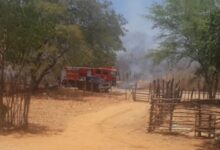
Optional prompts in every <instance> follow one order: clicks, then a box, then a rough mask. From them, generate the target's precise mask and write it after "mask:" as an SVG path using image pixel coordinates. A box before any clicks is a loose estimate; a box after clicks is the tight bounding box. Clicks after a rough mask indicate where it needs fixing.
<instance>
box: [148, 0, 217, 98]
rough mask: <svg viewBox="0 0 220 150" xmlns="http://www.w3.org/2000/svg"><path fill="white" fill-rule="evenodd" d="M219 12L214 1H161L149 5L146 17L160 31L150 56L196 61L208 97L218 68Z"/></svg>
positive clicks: (211, 91)
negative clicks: (158, 43) (158, 45)
mask: <svg viewBox="0 0 220 150" xmlns="http://www.w3.org/2000/svg"><path fill="white" fill-rule="evenodd" d="M219 12H220V8H219V5H218V4H217V3H216V1H215V0H193V1H191V0H181V1H177V0H165V1H164V4H155V5H153V6H152V8H151V14H150V15H149V16H148V17H149V18H150V19H151V20H153V21H154V23H155V24H154V27H155V28H159V29H160V30H161V31H162V32H161V35H160V39H161V43H160V47H159V48H158V49H157V50H156V51H154V52H153V53H151V54H150V56H151V57H153V58H154V59H155V60H157V61H158V62H160V61H161V60H163V59H165V58H170V59H172V61H173V60H176V61H179V60H181V59H182V58H185V57H187V58H190V59H191V60H192V62H193V61H196V62H198V63H199V64H200V74H201V75H202V76H203V77H204V79H205V82H206V85H207V87H208V90H209V91H208V92H209V97H210V98H214V97H215V92H216V89H217V85H218V82H217V81H218V76H219V71H220V70H219V60H218V58H219V46H220V45H219V44H220V43H219V25H220V24H219V23H220V22H219ZM174 62H175V61H174Z"/></svg>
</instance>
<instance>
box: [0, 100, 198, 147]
mask: <svg viewBox="0 0 220 150" xmlns="http://www.w3.org/2000/svg"><path fill="white" fill-rule="evenodd" d="M147 111H148V106H147V105H146V104H145V103H132V102H123V103H120V104H115V105H113V106H109V107H107V108H105V109H103V110H100V111H98V112H92V113H87V114H84V115H80V116H77V117H72V118H70V121H69V123H68V127H67V129H66V130H65V131H64V132H62V133H61V134H59V135H53V136H40V135H30V136H28V137H27V136H25V137H19V136H14V135H13V136H12V135H10V136H0V150H160V149H161V150H176V149H178V150H197V149H198V148H199V146H200V145H201V142H202V141H201V140H198V139H197V140H196V139H190V138H187V137H180V136H164V135H160V134H148V133H146V120H147V118H146V116H147V115H146V113H147Z"/></svg>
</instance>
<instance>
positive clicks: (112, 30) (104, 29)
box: [69, 0, 126, 66]
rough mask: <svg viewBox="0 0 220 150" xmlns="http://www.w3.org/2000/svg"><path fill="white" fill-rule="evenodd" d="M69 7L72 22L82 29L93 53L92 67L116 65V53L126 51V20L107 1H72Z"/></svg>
mask: <svg viewBox="0 0 220 150" xmlns="http://www.w3.org/2000/svg"><path fill="white" fill-rule="evenodd" d="M69 6H70V11H71V14H72V22H74V23H76V24H77V25H79V26H80V27H81V29H82V32H83V33H84V36H85V41H86V43H87V45H88V48H89V49H90V50H91V51H92V55H93V57H92V58H93V60H92V63H90V66H103V65H104V66H106V65H110V66H111V65H115V59H116V53H115V52H116V51H118V50H123V49H124V47H123V44H122V41H121V37H122V36H123V35H124V32H125V30H124V28H123V25H124V24H125V23H126V21H125V19H124V18H123V17H122V16H121V15H118V14H117V13H116V12H115V11H114V10H113V9H112V8H111V3H110V2H109V1H106V0H103V1H99V0H71V1H70V3H69Z"/></svg>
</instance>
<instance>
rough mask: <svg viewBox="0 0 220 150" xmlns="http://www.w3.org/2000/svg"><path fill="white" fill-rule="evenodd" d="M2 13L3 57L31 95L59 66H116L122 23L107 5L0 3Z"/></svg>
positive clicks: (77, 0) (76, 0)
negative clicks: (27, 84)
mask: <svg viewBox="0 0 220 150" xmlns="http://www.w3.org/2000/svg"><path fill="white" fill-rule="evenodd" d="M0 8H1V10H0V12H1V14H0V34H1V35H0V36H1V37H0V50H1V51H2V56H4V57H3V58H4V59H5V60H6V62H7V65H12V66H13V68H14V69H15V70H17V76H19V75H21V73H22V74H27V76H28V77H29V78H30V80H31V88H32V91H35V90H36V88H37V87H38V85H39V84H40V82H41V81H42V79H43V78H44V77H45V76H46V75H48V74H49V73H51V72H52V71H53V69H56V67H57V66H60V68H62V67H63V66H65V65H71V66H98V65H114V60H115V55H116V54H115V53H116V51H117V50H120V49H123V46H122V42H121V40H120V36H123V33H124V30H123V27H122V25H123V24H124V20H123V17H121V16H120V15H118V14H116V13H115V11H114V10H113V9H112V8H111V4H110V3H109V2H107V1H98V0H92V1H91V0H71V1H59V0H52V1H51V0H37V1H35V0H12V1H3V0H0ZM91 15H92V17H91ZM2 62H3V61H2ZM2 66H4V65H2ZM2 70H3V69H2ZM2 77H3V76H2ZM2 85H3V84H2Z"/></svg>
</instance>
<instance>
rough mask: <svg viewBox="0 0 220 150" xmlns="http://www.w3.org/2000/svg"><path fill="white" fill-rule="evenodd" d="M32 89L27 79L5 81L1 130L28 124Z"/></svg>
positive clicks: (0, 118) (0, 112)
mask: <svg viewBox="0 0 220 150" xmlns="http://www.w3.org/2000/svg"><path fill="white" fill-rule="evenodd" d="M30 98H31V97H30V91H29V86H28V85H27V84H26V81H25V80H19V81H18V80H10V82H9V81H8V82H5V83H4V89H3V95H2V98H1V99H2V103H1V105H0V130H14V129H20V128H26V127H27V126H28V112H29V106H30Z"/></svg>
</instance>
